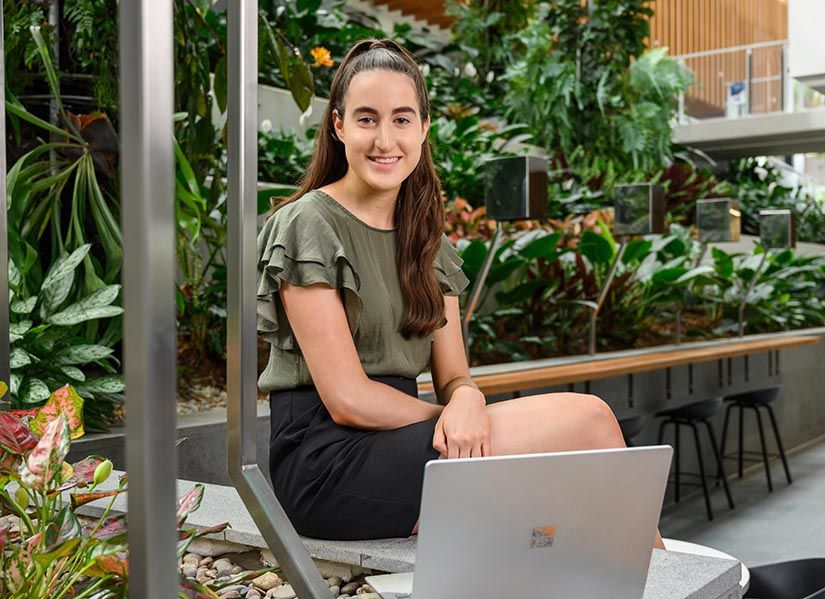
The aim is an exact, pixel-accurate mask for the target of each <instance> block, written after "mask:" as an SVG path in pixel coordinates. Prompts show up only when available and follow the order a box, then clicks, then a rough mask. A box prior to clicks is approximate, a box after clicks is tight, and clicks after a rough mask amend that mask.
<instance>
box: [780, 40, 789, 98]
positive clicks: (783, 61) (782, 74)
mask: <svg viewBox="0 0 825 599" xmlns="http://www.w3.org/2000/svg"><path fill="white" fill-rule="evenodd" d="M787 52H788V44H782V50H781V52H780V54H779V110H780V111H781V112H785V111H786V106H785V104H786V102H787V94H786V93H785V92H786V90H785V69H786V68H787V67H786V65H787V64H788V62H787V61H788V55H787Z"/></svg>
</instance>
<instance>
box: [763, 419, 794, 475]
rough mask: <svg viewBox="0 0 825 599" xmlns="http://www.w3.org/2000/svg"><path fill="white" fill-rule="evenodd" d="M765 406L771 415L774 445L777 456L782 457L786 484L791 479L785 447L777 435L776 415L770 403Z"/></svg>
mask: <svg viewBox="0 0 825 599" xmlns="http://www.w3.org/2000/svg"><path fill="white" fill-rule="evenodd" d="M765 407H766V408H767V409H768V416H770V417H771V426H772V427H773V435H774V437H776V446H777V447H778V448H779V457H780V458H782V467H783V468H784V469H785V478H787V479H788V484H789V485H790V484H791V483H792V482H793V481H792V480H791V470H790V468H788V460H787V459H785V448H784V447H782V438H781V437H780V436H779V427H778V426H777V425H776V416H774V414H773V408H772V407H771V404H765Z"/></svg>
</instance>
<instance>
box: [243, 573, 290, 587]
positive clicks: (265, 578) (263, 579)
mask: <svg viewBox="0 0 825 599" xmlns="http://www.w3.org/2000/svg"><path fill="white" fill-rule="evenodd" d="M281 582H282V581H281V578H280V577H279V576H278V575H277V574H275V572H266V573H264V574H261V575H260V576H258V577H257V578H254V579H253V580H252V584H254V585H255V586H256V587H258V588H259V589H263V590H264V591H268V590H270V589H273V588H275V587H277V586H278V585H279V584H281ZM291 588H292V587H290V589H291Z"/></svg>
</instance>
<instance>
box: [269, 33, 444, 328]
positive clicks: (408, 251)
mask: <svg viewBox="0 0 825 599" xmlns="http://www.w3.org/2000/svg"><path fill="white" fill-rule="evenodd" d="M377 69H386V70H389V71H395V72H398V73H403V74H405V75H407V76H409V77H410V79H412V81H413V84H414V85H415V91H416V95H417V96H418V109H419V112H420V113H421V119H422V121H423V120H425V119H426V118H427V117H428V116H429V114H430V100H429V98H428V96H427V88H426V85H425V83H424V78H423V77H422V76H421V72H420V71H419V70H418V65H417V64H416V62H415V58H413V56H412V54H410V53H409V52H408V51H407V50H406V49H404V48H403V47H402V46H401V45H399V44H398V43H396V42H394V41H392V40H389V39H382V40H378V39H365V40H363V41H360V42H358V43H357V44H355V45H354V46H353V47H352V48H351V49H350V51H349V52H347V55H346V57H345V58H344V60H343V61H342V62H341V64H340V66H339V67H338V70H337V71H336V73H335V77H334V78H333V80H332V87H331V90H330V95H329V104H328V105H327V108H326V110H325V111H324V117H323V120H322V121H321V126H320V127H319V128H318V132H317V133H316V135H315V149H314V152H313V155H312V161H311V162H310V165H309V167H308V168H307V170H306V171H305V172H304V174H303V176H302V177H301V182H300V186H299V189H298V191H297V192H296V193H295V194H294V195H293V196H291V197H290V198H289V199H288V200H287V201H286V202H285V203H289V202H292V201H294V200H296V199H298V198H300V197H301V196H303V195H304V194H305V193H307V192H309V191H311V190H313V189H318V188H319V187H322V186H324V185H328V184H330V183H333V182H335V181H338V180H339V179H341V178H342V177H343V176H344V175H345V174H346V172H347V168H348V164H347V158H346V155H345V153H344V144H343V143H342V142H341V140H340V139H338V136H337V135H336V134H335V130H334V125H333V123H332V111H333V110H337V111H338V115H339V117H340V118H344V97H345V96H346V93H347V89H348V88H349V84H350V81H352V78H353V77H354V76H355V75H356V74H358V73H360V72H363V71H370V70H377ZM395 222H396V225H397V227H398V228H397V230H396V255H395V262H396V266H397V268H398V276H399V279H400V281H401V290H402V291H403V293H404V297H406V299H407V317H406V319H405V321H404V324H403V325H402V326H401V334H402V335H403V336H404V338H406V339H409V338H410V337H411V336H412V335H418V336H421V337H423V336H424V335H428V334H430V333H431V332H433V331H434V330H435V329H436V327H438V325H439V324H440V323H441V321H442V320H443V319H444V317H445V314H444V299H443V296H442V293H441V288H440V286H439V283H438V279H437V278H436V275H435V271H434V269H433V264H434V262H435V258H436V256H437V255H438V251H439V248H440V247H441V237H442V234H443V232H444V207H443V199H442V197H441V183H440V182H439V180H438V175H437V174H436V172H435V167H434V165H433V158H432V153H431V151H430V142H429V140H428V139H425V140H424V144H423V145H422V147H421V159H420V160H419V162H418V165H417V166H416V167H415V169H414V170H413V172H412V173H410V175H409V176H408V177H407V178H406V179H405V180H404V182H403V183H402V184H401V190H400V191H399V192H398V199H397V201H396V207H395Z"/></svg>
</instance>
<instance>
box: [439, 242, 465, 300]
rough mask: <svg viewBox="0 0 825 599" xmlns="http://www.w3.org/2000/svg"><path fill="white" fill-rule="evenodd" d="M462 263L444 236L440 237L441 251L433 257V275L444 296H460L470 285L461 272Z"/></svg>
mask: <svg viewBox="0 0 825 599" xmlns="http://www.w3.org/2000/svg"><path fill="white" fill-rule="evenodd" d="M463 263H464V261H463V260H462V259H461V258H459V256H458V252H457V251H456V249H455V248H454V247H453V244H452V243H450V239H449V238H448V237H447V236H446V235H442V236H441V249H440V250H439V252H438V255H437V256H436V257H435V274H436V277H437V278H438V282H439V283H440V284H441V291H442V292H443V293H444V295H460V294H461V292H462V291H464V290H465V289H466V288H467V285H469V284H470V280H469V279H468V278H467V276H466V275H465V274H464V271H463V270H461V265H462V264H463Z"/></svg>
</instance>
